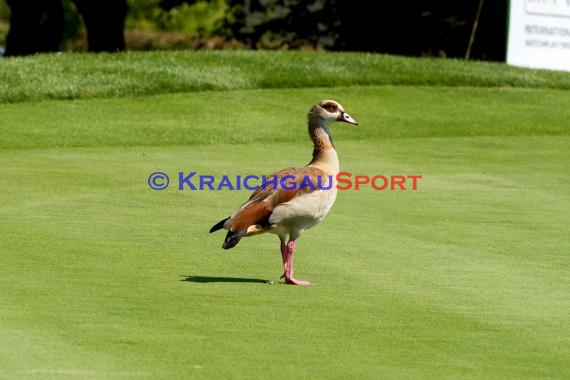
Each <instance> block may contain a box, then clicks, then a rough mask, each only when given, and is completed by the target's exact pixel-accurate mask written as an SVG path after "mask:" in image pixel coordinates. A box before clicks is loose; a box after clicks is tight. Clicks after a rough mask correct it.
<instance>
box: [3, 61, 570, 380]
mask: <svg viewBox="0 0 570 380" xmlns="http://www.w3.org/2000/svg"><path fill="white" fill-rule="evenodd" d="M162 54H164V53H162ZM177 54H178V53H173V58H172V59H173V60H175V59H176V57H178V55H177ZM240 54H241V53H240ZM240 54H237V58H239V59H241V58H240V57H241V56H240ZM100 57H101V56H94V57H93V60H94V61H96V60H97V59H101V58H100ZM150 57H151V58H152V55H150ZM164 57H165V56H163V55H161V61H158V62H155V61H153V60H152V59H151V60H150V62H151V63H152V62H154V63H156V67H159V65H161V64H162V65H163V68H162V69H163V70H168V65H167V64H166V63H164V62H163V61H162V60H164V59H165V58H164ZM263 57H265V54H264V55H263V56H262V58H263ZM35 59H37V61H34V60H35ZM49 59H50V58H49V56H39V57H32V58H28V60H25V64H23V66H24V67H25V66H26V65H28V66H33V64H34V62H36V63H35V64H39V63H43V62H44V60H48V61H49ZM52 59H53V60H54V61H52V64H53V65H54V66H52V70H54V71H55V70H56V68H54V67H56V66H57V62H58V60H61V59H63V58H62V57H61V56H55V57H53V58H52ZM78 59H80V60H85V61H86V62H87V61H89V59H90V58H89V55H84V56H81V57H80V58H78ZM115 59H116V60H118V61H120V55H117V56H112V58H111V60H115ZM251 59H254V58H251ZM347 59H348V58H347ZM371 59H379V58H376V57H375V58H371ZM386 59H387V61H382V60H381V59H380V61H381V62H383V64H382V67H388V68H389V67H391V66H390V65H391V63H390V62H391V61H390V59H392V58H386ZM394 59H396V58H394ZM9 62H15V61H9ZM53 62H55V63H53ZM261 62H263V61H261ZM406 62H409V64H410V65H412V66H413V65H416V66H415V67H416V69H417V68H418V67H421V66H422V65H424V64H425V63H424V62H423V61H421V60H417V62H416V61H414V60H409V61H407V60H406ZM430 62H432V61H430ZM443 62H445V63H444V64H451V65H453V63H452V62H446V61H443ZM356 63H357V61H355V64H356ZM0 64H2V65H3V64H4V62H0ZM12 64H13V63H10V65H12ZM257 64H258V65H260V66H261V63H257ZM346 64H347V65H350V62H347V63H346ZM429 64H432V63H429ZM85 65H87V63H86V64H85ZM463 65H464V67H468V68H470V69H472V70H473V71H477V70H479V67H480V66H481V65H482V64H478V63H475V64H473V66H469V64H465V63H463ZM230 66H231V65H230ZM483 66H484V65H483ZM498 66H499V65H498ZM335 67H336V66H335V65H334V64H333V65H332V66H331V67H330V70H331V71H334V70H335ZM20 69H21V68H20ZM20 69H19V70H20ZM400 69H401V68H400ZM400 69H396V68H394V70H400ZM22 70H23V69H22ZM30 70H31V69H30ZM40 70H45V69H40ZM208 70H211V71H215V64H214V63H212V66H211V67H210V66H209V67H208ZM371 70H372V69H371ZM382 70H384V69H382ZM500 70H503V72H504V73H506V74H505V76H507V77H508V75H509V73H512V72H511V68H505V67H504V66H501V69H500ZM300 71H301V72H303V70H300ZM412 72H413V70H412V69H410V73H412ZM514 72H516V73H520V75H521V76H523V77H527V78H536V77H540V76H542V75H545V74H544V73H543V72H537V71H532V70H528V71H522V70H521V71H520V72H519V71H518V70H515V71H514ZM294 73H295V71H294V70H292V71H291V73H290V75H291V77H294ZM382 73H384V74H383V75H385V71H382V72H381V73H379V74H377V75H378V77H380V76H381V74H382ZM109 75H110V74H109ZM228 75H230V74H228ZM267 75H269V74H267ZM275 75H277V74H275ZM410 75H412V74H410ZM441 75H442V76H443V77H444V76H445V75H444V74H443V73H442V74H441ZM517 75H519V74H517ZM546 75H547V76H549V75H554V77H553V78H555V77H556V78H563V79H562V80H561V81H560V83H564V80H566V81H569V79H568V75H566V76H565V75H564V74H551V73H547V74H546ZM118 76H120V73H119V75H118ZM415 76H416V80H417V83H416V85H414V84H412V83H408V85H406V86H403V85H396V84H397V83H379V84H376V85H370V86H364V85H360V86H353V85H349V84H347V83H344V84H343V85H342V86H336V87H335V86H333V84H332V83H331V85H330V86H326V85H324V84H320V87H314V86H312V85H311V84H310V83H309V84H307V85H306V86H303V85H298V86H297V85H295V86H293V87H298V88H285V87H287V86H283V88H262V87H263V86H258V88H253V87H255V86H253V87H252V88H245V89H239V88H229V89H227V90H224V91H220V90H210V91H199V89H198V88H194V89H191V90H189V92H184V93H174V94H167V92H168V91H167V90H168V89H167V88H165V89H164V90H161V91H160V92H158V93H153V92H149V93H144V92H143V93H136V92H135V93H134V94H132V95H136V97H133V96H127V95H128V91H127V90H125V91H126V92H125V93H118V94H110V93H105V92H104V90H105V89H106V87H105V86H106V85H107V84H106V83H107V82H105V81H103V82H96V83H95V87H94V90H93V93H90V94H87V95H85V94H86V93H84V92H82V91H83V90H81V91H78V93H82V94H84V95H85V96H83V95H82V96H78V98H87V99H76V100H72V101H71V100H46V99H48V98H49V97H50V96H49V95H46V94H43V95H42V94H40V95H34V93H31V95H28V96H27V97H26V96H24V97H20V95H17V94H24V91H20V90H18V88H12V89H11V90H10V91H11V92H10V93H4V98H2V96H0V98H2V99H5V101H6V103H4V104H0V114H1V115H3V117H2V118H1V119H0V173H1V174H2V179H1V180H0V262H1V267H2V269H3V275H2V276H0V378H2V379H4V378H5V379H67V378H74V379H75V378H80V379H139V378H148V379H189V378H192V379H195V378H196V379H257V378H267V379H271V378H274V379H289V378H310V379H406V378H409V379H443V378H456V379H505V378H516V379H539V378H540V379H544V378H550V379H564V378H567V377H568V376H569V374H570V292H569V289H570V260H569V258H568V253H569V252H570V240H569V239H568V227H569V226H570V191H569V190H568V189H569V184H570V181H569V178H568V174H569V173H570V136H569V135H570V128H569V127H568V120H570V107H568V104H570V92H568V91H565V90H560V89H554V87H556V86H554V85H552V84H553V83H555V81H554V79H553V81H552V82H551V83H550V84H545V85H544V86H542V87H544V88H534V89H531V88H529V87H536V86H535V85H534V84H532V83H530V84H529V85H528V86H526V87H525V86H523V87H520V88H517V87H505V86H502V85H501V83H500V78H499V75H498V74H497V78H499V79H498V82H496V83H494V84H492V86H490V87H488V86H486V84H485V81H484V80H480V81H479V82H478V83H479V85H478V86H475V84H473V86H465V83H462V82H456V83H454V84H452V83H449V85H448V86H443V85H441V84H439V85H429V84H426V83H423V82H422V78H423V75H422V73H421V70H418V71H417V72H416V74H415ZM116 77H117V76H116ZM410 78H411V77H410ZM564 78H566V79H564ZM234 79H235V78H234ZM52 80H54V79H53V78H48V79H46V81H52ZM217 80H220V81H230V80H231V78H228V77H221V78H218V79H217ZM283 80H284V81H285V82H286V81H288V80H289V79H287V78H285V79H283ZM364 80H365V78H360V79H358V80H355V81H356V82H357V83H360V82H364ZM410 81H411V80H410ZM40 82H41V81H40ZM268 82H269V80H268ZM444 82H445V80H444ZM78 83H79V84H78V86H79V87H80V88H84V87H82V86H83V85H84V84H82V83H81V82H78ZM119 83H120V81H119ZM130 83H131V84H130V86H131V85H135V84H136V82H135V81H132V82H130ZM316 84H318V83H315V85H316ZM360 84H362V83H360ZM48 87H49V86H48V85H47V84H45V82H41V83H39V84H38V88H39V89H40V91H39V92H40V93H41V89H47V88H48ZM268 87H271V86H268ZM538 87H541V86H538ZM110 88H112V87H109V89H110ZM19 91H20V92H19ZM101 91H102V92H101ZM111 92H112V91H111ZM171 92H179V91H178V89H177V88H173V89H172V91H171ZM14 94H16V95H14ZM93 94H94V95H93ZM153 94H154V95H153ZM92 95H93V96H92ZM107 95H112V96H114V97H113V98H105V97H104V96H107ZM42 97H43V99H44V100H42V101H33V102H31V101H28V100H33V99H36V100H39V99H42ZM56 97H57V96H56ZM323 98H332V99H336V100H338V101H340V102H341V103H342V104H343V105H344V106H345V108H346V110H347V111H348V112H349V113H350V114H351V115H352V116H353V117H354V118H356V119H357V120H358V121H359V123H360V125H359V126H358V127H353V126H349V125H344V124H342V125H334V126H333V135H334V137H335V143H336V147H337V151H338V153H339V156H340V160H341V169H342V170H344V171H349V172H351V173H354V174H366V175H370V176H373V175H376V174H385V175H391V174H404V175H405V174H421V175H422V176H423V178H422V179H421V180H419V181H418V190H416V191H410V190H408V191H375V190H373V189H371V188H370V187H367V188H364V189H362V190H359V191H354V190H347V191H341V192H339V194H338V197H337V202H336V204H335V205H334V207H333V209H332V211H331V213H330V215H329V216H328V217H327V218H326V219H325V220H324V221H323V222H322V223H321V224H320V225H318V226H316V227H314V228H313V229H311V230H308V231H307V232H306V233H305V234H304V235H303V236H302V237H301V238H300V239H299V241H298V244H297V250H298V251H297V255H296V274H297V275H298V277H299V278H306V279H309V280H312V281H313V282H315V283H316V284H317V285H316V286H312V287H295V286H286V285H284V284H283V283H282V280H280V279H279V276H280V275H281V272H282V268H281V257H280V254H279V247H278V245H279V240H278V239H277V237H276V236H274V235H262V236H257V237H251V238H246V239H244V240H243V241H242V242H240V244H239V245H238V246H237V247H236V248H234V249H232V250H230V251H224V250H222V249H221V244H222V241H223V238H224V233H223V232H219V233H216V234H209V233H208V230H209V228H210V227H211V226H212V225H213V224H214V223H216V222H217V221H218V220H220V219H221V218H223V217H226V216H227V214H228V213H229V212H231V211H232V210H233V209H234V208H235V207H237V206H238V205H239V204H241V203H242V202H243V201H244V200H245V199H246V198H247V197H248V196H249V193H250V192H249V191H247V190H241V191H230V190H224V191H190V190H184V191H179V190H177V189H176V186H175V185H176V177H177V173H178V172H185V173H189V172H191V171H195V172H198V173H199V174H209V175H214V176H221V175H223V174H226V175H229V176H235V175H247V174H254V175H263V174H269V173H270V172H272V171H274V170H275V169H279V168H281V167H285V166H289V165H304V164H306V163H307V162H308V160H309V159H310V156H311V151H312V147H311V144H310V141H309V138H308V136H307V132H306V113H307V111H308V108H309V107H310V106H311V105H312V104H313V103H315V102H316V101H318V100H320V99H323ZM155 171H163V172H165V173H167V174H169V175H170V177H171V180H172V181H174V182H173V183H171V186H170V187H169V188H168V189H166V190H163V191H153V190H151V189H150V188H149V187H148V184H147V178H148V176H149V175H150V174H151V173H152V172H155ZM268 281H273V284H269V283H267V282H268Z"/></svg>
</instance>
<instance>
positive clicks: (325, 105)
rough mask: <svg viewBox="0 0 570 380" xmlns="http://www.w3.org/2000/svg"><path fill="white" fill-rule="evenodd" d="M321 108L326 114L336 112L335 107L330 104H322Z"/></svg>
mask: <svg viewBox="0 0 570 380" xmlns="http://www.w3.org/2000/svg"><path fill="white" fill-rule="evenodd" d="M323 108H324V109H326V110H327V111H328V112H333V113H334V112H336V111H337V110H338V107H337V105H336V104H334V103H330V102H329V103H325V104H323Z"/></svg>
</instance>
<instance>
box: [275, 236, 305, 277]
mask: <svg viewBox="0 0 570 380" xmlns="http://www.w3.org/2000/svg"><path fill="white" fill-rule="evenodd" d="M281 244H282V247H283V246H284V244H283V243H281ZM294 252H295V240H289V242H288V243H287V245H286V246H285V255H284V256H283V269H284V270H285V273H284V276H285V283H286V284H292V285H312V284H311V282H310V281H305V280H297V279H296V278H295V277H293V253H294ZM281 254H282V255H283V249H282V250H281Z"/></svg>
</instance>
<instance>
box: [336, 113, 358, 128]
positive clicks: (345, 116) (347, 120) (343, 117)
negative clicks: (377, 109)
mask: <svg viewBox="0 0 570 380" xmlns="http://www.w3.org/2000/svg"><path fill="white" fill-rule="evenodd" d="M337 120H338V121H343V122H345V123H348V124H353V125H358V122H357V121H356V120H354V119H353V118H352V117H351V116H350V115H349V114H347V113H346V112H342V113H341V114H340V115H339V117H338V119H337Z"/></svg>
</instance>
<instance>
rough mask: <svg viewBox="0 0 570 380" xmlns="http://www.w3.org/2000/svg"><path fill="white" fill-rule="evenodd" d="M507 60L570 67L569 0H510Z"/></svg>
mask: <svg viewBox="0 0 570 380" xmlns="http://www.w3.org/2000/svg"><path fill="white" fill-rule="evenodd" d="M510 3H511V6H510V7H511V9H510V17H509V40H508V45H507V46H508V47H507V63H508V64H511V65H514V66H523V67H531V68H537V69H551V70H565V71H570V0H511V1H510Z"/></svg>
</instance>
